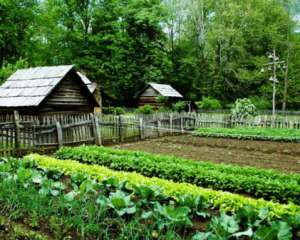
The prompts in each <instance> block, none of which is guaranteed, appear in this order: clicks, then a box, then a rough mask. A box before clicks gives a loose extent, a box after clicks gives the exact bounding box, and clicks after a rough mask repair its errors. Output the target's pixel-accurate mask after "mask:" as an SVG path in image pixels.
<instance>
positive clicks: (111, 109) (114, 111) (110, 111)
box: [102, 107, 126, 115]
mask: <svg viewBox="0 0 300 240" xmlns="http://www.w3.org/2000/svg"><path fill="white" fill-rule="evenodd" d="M102 111H103V113H105V114H114V115H122V114H125V113H126V111H125V109H124V108H122V107H108V108H103V109H102Z"/></svg>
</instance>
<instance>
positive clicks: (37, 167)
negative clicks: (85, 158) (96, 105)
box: [0, 155, 300, 240]
mask: <svg viewBox="0 0 300 240" xmlns="http://www.w3.org/2000/svg"><path fill="white" fill-rule="evenodd" d="M34 159H35V160H36V161H35V160H34ZM59 163H63V165H66V169H62V166H63V165H62V164H59ZM47 165H48V166H47ZM71 165H74V169H71V168H69V166H71ZM79 169H81V170H79ZM100 169H102V170H103V171H102V174H100V173H101V171H100ZM88 170H90V171H91V172H90V173H91V174H92V175H93V178H91V176H90V175H89V174H88V172H89V171H88ZM105 170H106V171H105ZM96 172H97V173H98V174H100V175H98V177H96ZM113 174H115V175H116V177H112V176H113ZM133 175H134V174H132V173H130V174H128V175H127V177H128V176H133ZM24 176H25V177H24ZM121 176H122V175H121V173H117V172H113V171H111V170H109V169H105V168H103V167H102V168H101V167H98V166H96V167H92V166H88V165H84V164H80V163H77V162H74V161H73V162H71V161H65V162H62V161H60V160H55V159H53V158H48V157H42V156H38V155H31V156H29V157H26V159H24V160H20V161H15V160H10V161H8V162H6V163H1V162H0V204H1V209H0V213H1V215H2V216H4V217H6V218H7V219H11V220H14V221H18V222H22V223H23V224H24V225H25V226H26V232H28V233H31V232H32V231H31V229H34V230H35V231H36V230H37V231H39V230H44V231H45V230H46V231H47V235H46V238H48V237H49V239H178V240H179V239H193V240H196V239H210V240H212V239H220V240H221V239H233V240H234V239H245V238H244V237H246V239H248V238H250V239H255V240H261V239H278V240H285V239H291V238H292V237H293V238H295V237H297V236H298V234H299V227H300V225H299V218H300V216H297V215H294V216H292V215H290V216H288V215H285V214H283V215H281V217H280V219H277V218H276V217H275V218H274V215H273V214H272V213H271V212H270V210H269V209H268V208H260V209H257V208H255V207H253V204H252V206H251V205H245V206H243V207H242V206H240V207H239V209H238V210H236V211H235V212H231V213H228V212H227V213H226V212H225V211H218V209H217V208H216V207H215V206H214V205H213V204H212V203H211V201H210V200H209V199H206V198H204V197H201V196H193V195H186V194H184V195H180V196H179V197H176V198H174V197H171V196H170V195H169V196H168V195H165V194H163V193H162V192H161V191H160V190H159V189H158V187H159V186H161V185H159V184H158V185H157V183H159V181H154V182H152V183H153V184H154V185H157V186H153V187H152V186H151V187H150V186H149V184H147V185H144V184H143V183H145V182H146V180H147V179H146V178H144V177H142V176H140V178H138V175H137V174H136V176H135V179H136V180H140V181H138V182H137V183H138V184H133V181H131V180H128V182H127V181H126V179H127V178H126V177H124V178H123V179H122V177H121ZM95 177H96V178H95ZM120 180H121V181H120ZM122 180H125V181H122ZM150 180H151V179H150ZM163 182H167V181H165V180H162V182H160V183H163ZM170 184H175V183H171V182H170ZM175 185H176V184H175ZM166 186H167V185H165V187H166ZM170 186H171V185H170ZM180 186H183V184H181V185H180ZM44 188H47V191H41V189H44ZM52 190H59V191H58V192H57V194H52ZM184 190H185V189H184ZM187 193H188V191H187ZM224 194H225V195H226V193H224ZM232 196H233V195H232ZM234 200H236V199H234ZM252 201H256V200H252ZM280 206H281V205H279V204H277V207H279V208H280ZM271 216H273V219H271ZM199 224H202V227H201V228H200V229H199V227H198V226H199ZM2 226H5V223H2V222H1V218H0V236H2V231H3V229H2ZM31 234H32V233H31ZM26 236H27V235H26ZM32 236H33V235H30V236H29V235H28V237H29V238H26V237H25V235H24V234H22V237H23V238H24V239H40V238H35V236H34V237H32ZM23 238H22V239H23ZM46 238H45V239H46ZM18 239H19V238H18Z"/></svg>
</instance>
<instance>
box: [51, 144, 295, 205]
mask: <svg viewBox="0 0 300 240" xmlns="http://www.w3.org/2000/svg"><path fill="white" fill-rule="evenodd" d="M56 156H57V157H58V158H60V159H74V160H78V161H81V162H84V163H90V164H99V165H103V166H107V167H110V168H112V169H115V170H123V171H136V172H139V173H141V174H143V175H145V176H148V177H153V176H158V177H160V178H165V179H170V180H174V181H178V182H189V183H193V184H196V185H198V186H201V187H207V188H212V189H217V190H224V191H230V192H236V193H245V194H247V195H250V196H253V197H258V198H260V197H261V198H265V199H272V200H274V201H280V202H288V201H293V202H295V203H300V202H299V199H300V186H299V183H300V176H297V175H296V176H294V175H288V174H280V173H275V172H274V173H273V172H272V171H266V170H259V169H255V168H242V167H237V166H230V165H228V166H225V165H218V164H212V163H205V162H194V161H192V160H185V159H178V158H175V157H170V156H160V155H152V154H147V153H143V152H131V151H124V150H123V151H120V150H114V149H109V148H103V147H93V146H90V147H87V146H82V147H77V148H61V149H60V150H58V151H57V153H56ZM216 183H217V184H216Z"/></svg>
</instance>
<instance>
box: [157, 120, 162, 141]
mask: <svg viewBox="0 0 300 240" xmlns="http://www.w3.org/2000/svg"><path fill="white" fill-rule="evenodd" d="M160 128H161V121H160V119H157V135H158V137H160V136H161V133H160Z"/></svg>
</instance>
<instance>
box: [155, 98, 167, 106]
mask: <svg viewBox="0 0 300 240" xmlns="http://www.w3.org/2000/svg"><path fill="white" fill-rule="evenodd" d="M167 101H168V97H165V96H158V97H156V102H157V103H160V104H162V105H165V104H166V103H167Z"/></svg>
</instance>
